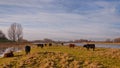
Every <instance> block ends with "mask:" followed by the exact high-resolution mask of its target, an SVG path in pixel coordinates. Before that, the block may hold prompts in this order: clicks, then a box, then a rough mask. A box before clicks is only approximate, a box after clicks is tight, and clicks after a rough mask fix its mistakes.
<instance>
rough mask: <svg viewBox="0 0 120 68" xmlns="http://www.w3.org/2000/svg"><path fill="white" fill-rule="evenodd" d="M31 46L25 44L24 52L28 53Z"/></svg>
mask: <svg viewBox="0 0 120 68" xmlns="http://www.w3.org/2000/svg"><path fill="white" fill-rule="evenodd" d="M30 50H31V47H30V46H25V52H26V54H28V53H30Z"/></svg>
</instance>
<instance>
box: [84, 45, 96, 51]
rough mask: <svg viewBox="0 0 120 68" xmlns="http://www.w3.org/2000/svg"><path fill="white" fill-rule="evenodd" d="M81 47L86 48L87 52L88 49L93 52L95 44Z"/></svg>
mask: <svg viewBox="0 0 120 68" xmlns="http://www.w3.org/2000/svg"><path fill="white" fill-rule="evenodd" d="M83 47H85V48H87V50H89V48H91V49H93V51H94V50H95V44H85V45H84V46H83Z"/></svg>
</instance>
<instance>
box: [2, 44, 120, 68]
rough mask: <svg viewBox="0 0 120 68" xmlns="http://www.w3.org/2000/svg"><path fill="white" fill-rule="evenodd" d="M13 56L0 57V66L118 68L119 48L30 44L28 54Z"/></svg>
mask: <svg viewBox="0 0 120 68" xmlns="http://www.w3.org/2000/svg"><path fill="white" fill-rule="evenodd" d="M14 54H15V57H12V58H0V68H4V67H6V68H10V67H11V68H120V49H110V48H96V49H95V51H92V50H86V49H85V48H83V47H75V48H69V47H68V46H55V45H54V46H51V47H48V46H47V47H44V48H38V47H36V46H34V45H32V51H31V53H30V54H29V55H25V52H24V51H22V52H18V53H14Z"/></svg>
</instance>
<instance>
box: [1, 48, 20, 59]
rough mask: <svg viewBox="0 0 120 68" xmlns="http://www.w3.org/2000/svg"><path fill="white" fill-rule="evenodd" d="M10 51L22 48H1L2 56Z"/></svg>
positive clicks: (17, 50)
mask: <svg viewBox="0 0 120 68" xmlns="http://www.w3.org/2000/svg"><path fill="white" fill-rule="evenodd" d="M10 51H14V52H19V51H20V49H19V48H18V47H9V48H6V49H0V57H3V55H4V54H5V53H9V52H10Z"/></svg>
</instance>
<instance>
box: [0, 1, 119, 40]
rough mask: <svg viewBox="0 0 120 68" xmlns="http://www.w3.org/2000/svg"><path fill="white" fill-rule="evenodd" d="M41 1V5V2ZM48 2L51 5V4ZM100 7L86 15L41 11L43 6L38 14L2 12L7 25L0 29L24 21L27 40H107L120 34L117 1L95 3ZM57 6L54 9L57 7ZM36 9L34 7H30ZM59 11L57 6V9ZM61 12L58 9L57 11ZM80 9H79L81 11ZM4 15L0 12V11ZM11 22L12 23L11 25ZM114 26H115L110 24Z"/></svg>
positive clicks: (30, 3) (18, 3) (0, 19)
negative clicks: (7, 13)
mask: <svg viewBox="0 0 120 68" xmlns="http://www.w3.org/2000/svg"><path fill="white" fill-rule="evenodd" d="M53 1H54V0H40V1H39V2H38V0H35V1H33V0H31V1H28V0H26V1H16V0H11V1H8V0H2V1H0V4H4V5H16V6H23V7H43V8H45V7H44V4H45V5H46V6H48V5H51V7H53V6H55V5H52V4H51V3H52V2H53ZM40 3H41V4H40ZM48 3H49V4H48ZM92 4H95V5H97V6H101V7H103V8H102V9H97V10H95V11H90V12H87V14H79V13H75V12H73V13H70V12H69V13H68V12H66V10H65V9H63V11H64V12H61V11H60V12H56V13H54V12H50V11H49V8H46V9H48V12H42V11H41V10H42V9H40V8H39V9H40V10H39V11H37V12H36V13H29V14H22V13H18V14H9V15H6V14H3V15H2V16H0V23H2V24H4V25H6V26H3V25H2V26H1V25H0V27H1V28H0V29H2V30H3V29H4V28H5V30H3V31H5V33H7V29H8V28H9V26H10V24H11V23H14V22H17V23H21V24H22V25H23V28H24V37H25V38H27V39H31V40H32V39H43V38H51V39H57V40H59V39H61V40H70V39H80V38H85V39H93V40H94V39H95V40H98V39H100V40H101V39H102V40H103V39H106V38H114V37H119V33H120V32H119V31H118V30H119V28H120V27H118V28H115V27H116V26H113V24H116V23H117V24H118V23H120V19H119V18H120V16H119V15H116V6H117V5H116V3H108V2H104V1H102V2H94V3H92ZM57 7H58V6H55V7H54V8H57ZM31 9H33V8H31ZM56 10H57V9H56ZM58 11H59V10H58ZM78 11H80V10H78ZM0 14H1V13H0ZM8 23H9V26H8ZM111 26H112V27H111Z"/></svg>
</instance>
